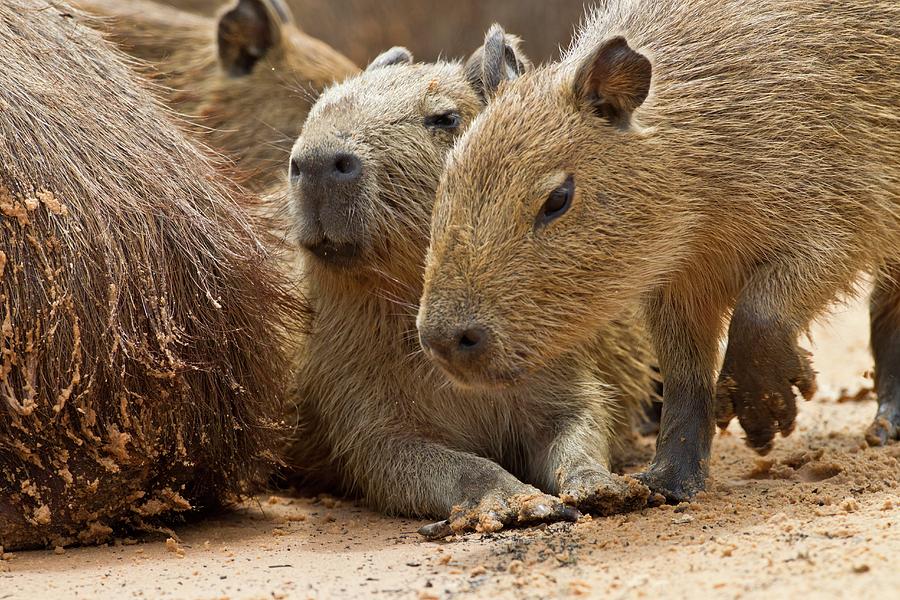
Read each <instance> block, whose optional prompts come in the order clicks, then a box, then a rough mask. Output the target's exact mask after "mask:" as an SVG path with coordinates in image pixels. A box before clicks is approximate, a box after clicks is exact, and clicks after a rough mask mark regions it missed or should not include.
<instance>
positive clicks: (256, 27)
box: [75, 0, 359, 191]
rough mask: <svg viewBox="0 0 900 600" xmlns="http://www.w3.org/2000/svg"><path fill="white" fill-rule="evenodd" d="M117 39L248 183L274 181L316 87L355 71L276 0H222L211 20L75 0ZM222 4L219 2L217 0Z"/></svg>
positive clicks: (105, 0)
mask: <svg viewBox="0 0 900 600" xmlns="http://www.w3.org/2000/svg"><path fill="white" fill-rule="evenodd" d="M75 4H76V6H78V7H81V8H83V9H85V10H87V11H89V12H91V13H93V14H95V15H98V16H100V17H102V20H96V21H94V20H92V21H89V24H90V25H92V26H98V27H100V28H101V29H103V30H104V31H105V32H106V33H107V34H108V35H109V37H110V39H111V40H112V41H113V42H115V43H116V44H117V45H118V46H119V47H120V48H122V49H123V50H125V51H126V52H127V53H129V54H131V55H132V56H135V57H137V58H139V59H140V60H141V61H142V63H141V64H143V63H147V65H148V67H149V68H148V69H145V70H146V71H147V72H148V73H147V74H148V75H150V76H151V77H152V78H153V79H154V80H155V81H156V82H157V83H159V84H160V87H159V90H160V92H162V96H163V97H164V99H165V100H166V102H167V103H168V104H169V105H170V106H172V107H173V108H174V109H175V110H176V111H178V112H180V113H183V114H185V115H188V116H189V117H192V119H193V120H194V121H195V122H196V123H197V124H198V125H200V126H201V127H203V128H204V132H203V134H204V135H203V137H204V141H206V142H207V143H208V144H209V145H210V146H212V147H213V148H214V149H216V150H218V151H221V152H223V153H224V154H226V155H227V156H228V157H229V158H230V159H232V160H234V161H236V162H237V164H238V165H239V166H240V168H241V171H242V173H243V175H244V177H245V178H246V179H247V183H248V185H251V186H252V187H253V188H254V189H255V190H257V191H259V190H263V189H268V188H269V187H270V186H271V185H273V184H274V183H276V182H281V181H283V176H284V174H283V167H284V165H285V163H286V162H287V161H286V160H285V159H286V157H287V155H288V154H289V153H290V149H291V144H293V142H294V140H295V139H296V138H297V135H298V134H299V132H300V129H301V127H302V125H303V121H304V120H305V119H306V115H307V112H308V110H309V107H310V105H311V104H312V102H313V100H314V99H315V98H316V96H317V95H318V94H319V93H320V92H321V91H322V90H323V89H325V88H326V87H327V86H329V85H331V84H332V83H333V82H335V81H340V80H342V79H344V78H346V77H347V76H349V75H353V74H355V73H357V72H359V69H358V68H357V67H356V65H354V64H353V63H352V62H351V61H350V60H349V59H347V58H346V57H344V56H343V55H342V54H340V53H339V52H337V51H336V50H334V49H333V48H331V47H330V46H328V45H327V44H325V43H324V42H321V41H319V40H317V39H315V38H313V37H310V36H309V35H306V34H305V33H304V32H303V31H301V29H300V27H299V26H298V25H297V24H296V23H295V21H294V19H293V17H292V15H291V11H290V10H289V9H288V7H287V5H286V4H285V2H284V0H230V1H229V3H228V4H227V5H224V6H223V7H222V8H221V10H220V11H219V14H218V16H217V17H216V18H215V19H211V18H207V17H201V16H198V15H194V14H191V13H188V12H185V11H180V10H176V9H173V8H171V7H168V6H164V5H162V4H158V3H156V2H150V1H147V0H130V1H129V2H122V1H121V0H75ZM219 4H222V2H219Z"/></svg>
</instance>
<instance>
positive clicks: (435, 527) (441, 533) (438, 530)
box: [419, 519, 453, 540]
mask: <svg viewBox="0 0 900 600" xmlns="http://www.w3.org/2000/svg"><path fill="white" fill-rule="evenodd" d="M419 535H421V536H422V537H424V538H426V539H429V540H441V539H444V538H445V537H449V536H451V535H453V529H452V528H451V527H450V521H448V520H447V519H444V520H443V521H438V522H437V523H431V524H429V525H423V526H422V527H420V528H419Z"/></svg>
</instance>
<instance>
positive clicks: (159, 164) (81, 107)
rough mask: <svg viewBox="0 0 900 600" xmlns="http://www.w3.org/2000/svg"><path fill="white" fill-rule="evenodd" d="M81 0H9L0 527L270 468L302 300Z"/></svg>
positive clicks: (260, 475) (23, 532)
mask: <svg viewBox="0 0 900 600" xmlns="http://www.w3.org/2000/svg"><path fill="white" fill-rule="evenodd" d="M80 21H81V16H80V15H78V13H77V12H76V11H75V9H73V8H72V7H70V6H68V5H66V4H63V3H60V2H56V1H54V0H6V1H5V2H3V3H2V4H0V156H2V157H3V160H2V163H0V322H2V325H0V339H2V347H0V545H2V546H3V547H4V548H5V549H7V550H11V549H17V548H30V547H40V546H45V545H50V546H53V545H68V544H71V543H79V542H80V543H91V542H101V541H104V540H105V539H106V538H108V537H109V536H110V535H113V534H114V533H116V532H121V531H122V530H123V529H125V528H128V527H129V526H136V527H145V526H146V527H153V526H155V525H157V524H159V522H160V520H161V519H164V518H166V517H170V518H171V517H177V516H178V515H179V514H188V513H189V512H191V511H192V510H200V509H206V508H213V507H214V506H216V505H217V504H220V503H222V502H225V501H228V500H229V498H230V497H231V496H232V495H233V494H239V493H241V492H244V491H246V490H247V489H248V487H249V486H251V485H253V484H255V483H258V482H262V481H265V480H266V479H267V478H268V477H269V473H270V472H271V470H272V468H274V463H275V460H274V458H273V452H274V451H275V450H277V448H279V447H280V446H281V445H282V444H283V437H282V434H281V432H280V426H279V424H278V423H277V420H279V419H281V417H282V415H283V413H282V411H283V410H284V404H283V399H284V390H285V389H286V387H287V386H286V377H287V374H288V370H287V355H288V352H287V351H286V350H285V349H284V348H286V346H285V344H286V340H285V339H284V335H283V334H282V333H281V332H282V331H283V330H284V329H285V328H286V327H287V326H288V324H289V323H290V322H291V320H292V319H293V318H294V316H297V317H299V316H302V315H301V314H300V313H299V312H298V311H300V310H301V309H302V308H303V307H302V305H299V304H300V303H299V301H296V300H292V299H291V298H290V296H289V295H288V294H287V291H286V290H289V289H290V288H289V285H292V284H290V282H285V281H283V276H282V275H280V274H279V271H277V270H276V269H275V268H274V266H273V265H272V263H273V256H272V255H271V253H270V251H269V250H267V247H268V246H264V245H263V242H264V241H265V240H264V239H262V238H261V237H260V236H258V235H256V234H255V233H254V225H253V223H252V222H251V221H250V220H248V218H247V217H245V216H244V215H245V212H246V211H245V210H244V209H243V208H242V205H244V204H247V205H248V207H249V206H251V203H252V202H253V200H252V198H249V197H246V196H245V195H244V193H243V192H241V191H239V190H238V189H236V188H234V186H233V185H231V184H229V183H228V181H227V180H226V179H225V178H224V177H223V175H222V174H221V172H220V170H219V167H218V166H217V165H216V164H214V163H213V162H211V161H210V159H208V158H207V157H206V154H207V152H206V151H205V150H201V149H199V148H198V147H196V146H194V145H192V143H190V142H189V141H187V139H186V138H185V136H184V135H183V134H182V133H181V131H180V130H179V128H178V127H176V126H175V125H174V124H173V123H174V121H173V120H172V119H171V118H170V117H169V115H168V114H167V113H166V112H165V110H164V109H163V108H162V107H161V106H159V105H158V104H156V103H155V101H154V100H153V98H152V96H151V94H150V93H149V92H148V91H147V90H146V89H144V87H142V84H141V83H140V82H139V81H138V80H137V78H136V76H135V75H134V74H133V73H132V71H131V70H130V68H129V67H128V65H127V64H126V63H125V61H124V59H123V57H122V56H121V55H119V54H118V53H117V52H115V51H114V50H113V49H112V48H111V47H110V46H109V45H108V44H107V43H105V42H104V41H103V40H102V39H101V38H100V36H99V35H98V34H97V33H96V32H95V31H94V30H92V29H90V28H87V27H85V26H83V25H81V24H80Z"/></svg>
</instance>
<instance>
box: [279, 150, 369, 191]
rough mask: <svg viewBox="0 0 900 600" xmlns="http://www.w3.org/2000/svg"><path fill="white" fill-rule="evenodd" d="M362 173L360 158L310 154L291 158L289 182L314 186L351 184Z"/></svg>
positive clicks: (336, 153)
mask: <svg viewBox="0 0 900 600" xmlns="http://www.w3.org/2000/svg"><path fill="white" fill-rule="evenodd" d="M362 171H363V165H362V161H361V160H360V158H359V157H358V156H356V155H355V154H351V153H349V152H334V153H330V152H325V153H323V152H311V153H307V154H299V155H297V156H294V157H292V158H291V180H292V181H305V182H306V183H308V184H312V185H314V186H333V185H348V184H353V183H356V182H357V181H359V178H360V177H361V176H362Z"/></svg>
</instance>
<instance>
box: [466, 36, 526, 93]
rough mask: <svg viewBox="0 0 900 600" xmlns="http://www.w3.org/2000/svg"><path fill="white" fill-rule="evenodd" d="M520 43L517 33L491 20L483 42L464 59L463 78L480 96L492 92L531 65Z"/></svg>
mask: <svg viewBox="0 0 900 600" xmlns="http://www.w3.org/2000/svg"><path fill="white" fill-rule="evenodd" d="M521 45H522V41H521V40H520V39H519V38H518V37H516V36H514V35H509V34H507V33H506V32H505V31H503V28H502V27H500V26H499V25H497V24H494V25H492V26H491V28H490V29H489V30H488V32H487V35H486V36H485V38H484V45H483V46H481V47H480V48H478V50H476V51H475V52H473V53H472V56H470V57H469V60H468V61H466V67H465V70H466V79H468V80H469V82H470V83H471V84H472V86H473V87H474V88H475V89H476V90H477V91H478V93H479V95H481V97H482V98H483V99H484V100H488V99H489V98H490V97H491V96H493V95H494V93H496V91H497V88H499V87H500V84H501V83H503V82H504V81H511V80H513V79H516V78H517V77H519V76H520V75H522V74H524V73H525V71H527V70H528V69H530V68H531V61H530V60H528V57H527V56H525V53H524V52H522V49H521Z"/></svg>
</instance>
